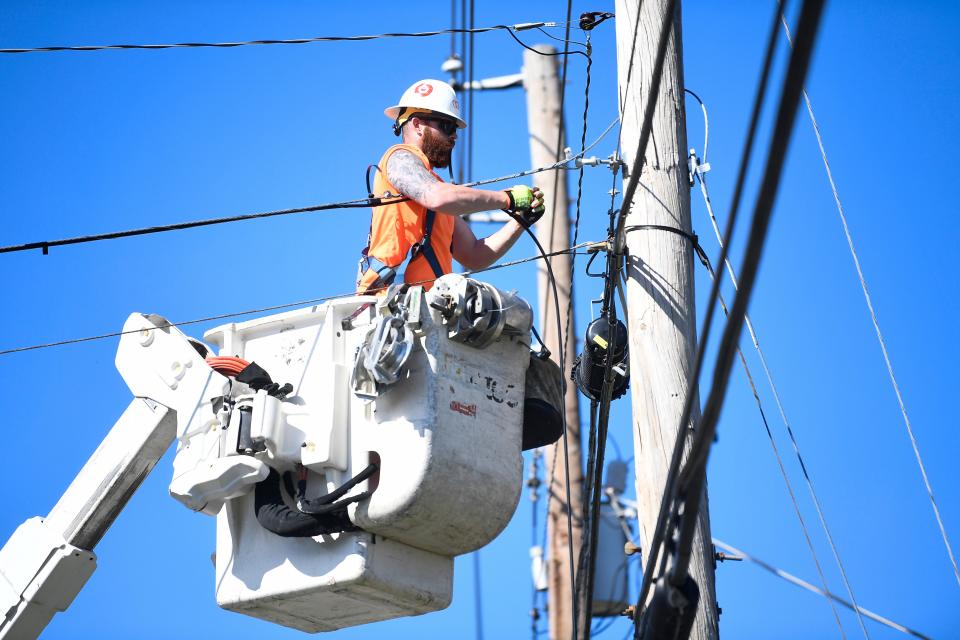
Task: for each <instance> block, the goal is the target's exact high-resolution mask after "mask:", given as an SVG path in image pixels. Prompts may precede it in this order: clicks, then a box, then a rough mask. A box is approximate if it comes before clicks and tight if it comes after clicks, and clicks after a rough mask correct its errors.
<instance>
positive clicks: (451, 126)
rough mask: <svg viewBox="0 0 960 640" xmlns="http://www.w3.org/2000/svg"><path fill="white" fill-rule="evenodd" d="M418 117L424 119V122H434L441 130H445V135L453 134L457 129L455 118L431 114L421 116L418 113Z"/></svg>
mask: <svg viewBox="0 0 960 640" xmlns="http://www.w3.org/2000/svg"><path fill="white" fill-rule="evenodd" d="M415 117H416V118H418V119H420V120H423V121H424V122H432V123H433V124H435V125H436V126H437V128H438V129H440V131H442V132H443V135H445V136H452V135H453V134H454V132H455V131H456V130H457V123H456V122H454V121H453V120H447V119H445V118H432V117H430V116H421V115H417V116H415Z"/></svg>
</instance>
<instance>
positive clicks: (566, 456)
mask: <svg viewBox="0 0 960 640" xmlns="http://www.w3.org/2000/svg"><path fill="white" fill-rule="evenodd" d="M521 226H523V230H524V231H525V232H526V233H527V235H528V236H530V239H531V240H533V243H534V244H535V245H536V246H537V250H538V251H539V252H540V257H541V258H543V262H544V264H545V265H546V266H547V277H548V279H549V280H550V288H551V290H552V291H553V305H554V308H553V310H554V314H555V316H556V321H557V336H558V337H559V336H560V334H561V332H562V331H563V324H562V320H561V318H560V294H559V291H558V287H557V279H556V277H555V276H554V274H553V266H552V265H551V264H550V260H549V259H548V258H550V257H551V256H553V255H559V254H560V253H567V250H564V251H562V252H552V253H550V254H548V253H547V252H546V251H545V250H544V248H543V245H542V244H540V241H539V240H538V239H537V235H536V234H535V233H534V232H533V231H532V230H531V229H530V227H528V226H526V225H521ZM571 249H574V250H575V247H571ZM0 355H2V353H0ZM565 356H566V354H565V353H564V352H563V349H560V353H558V354H557V359H558V360H559V363H558V364H559V365H560V371H562V372H565V371H566V370H567V369H566V358H565ZM560 380H561V383H562V384H561V389H560V391H561V394H560V395H561V397H562V398H566V397H567V378H566V375H563V376H561V377H560ZM560 416H561V418H562V421H563V436H562V438H563V467H564V475H565V476H566V483H565V485H566V494H567V495H566V501H567V540H568V543H567V551H568V554H569V557H568V561H569V562H570V586H571V589H570V592H571V598H572V600H573V601H574V616H573V640H577V617H576V600H577V597H576V591H575V590H574V589H573V586H574V585H575V584H576V574H575V573H574V565H573V561H574V558H573V555H574V554H573V513H572V512H573V503H572V500H571V497H570V447H569V444H568V440H569V438H568V437H567V412H566V411H561V412H560ZM554 459H556V455H554ZM550 482H551V483H552V482H553V479H552V478H551V480H550ZM552 488H553V487H552V486H550V485H548V486H547V490H548V491H551V490H552Z"/></svg>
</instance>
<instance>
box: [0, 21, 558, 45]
mask: <svg viewBox="0 0 960 640" xmlns="http://www.w3.org/2000/svg"><path fill="white" fill-rule="evenodd" d="M552 24H553V23H550V22H528V23H518V24H513V25H505V24H498V25H494V26H492V27H480V28H476V29H473V28H471V29H442V30H439V31H421V32H417V33H379V34H376V35H368V36H317V37H314V38H296V39H292V40H247V41H244V42H180V43H176V44H108V45H88V46H72V47H33V48H28V49H0V53H40V52H53V51H103V50H105V49H195V48H201V47H217V48H231V47H246V46H251V45H267V44H311V43H314V42H364V41H366V40H379V39H382V38H426V37H430V36H439V35H446V34H457V33H464V34H465V33H471V34H473V33H487V32H488V31H507V32H508V33H510V35H513V31H514V30H517V31H522V30H525V29H535V28H537V27H546V26H550V25H552ZM518 42H519V40H518ZM521 44H523V43H521Z"/></svg>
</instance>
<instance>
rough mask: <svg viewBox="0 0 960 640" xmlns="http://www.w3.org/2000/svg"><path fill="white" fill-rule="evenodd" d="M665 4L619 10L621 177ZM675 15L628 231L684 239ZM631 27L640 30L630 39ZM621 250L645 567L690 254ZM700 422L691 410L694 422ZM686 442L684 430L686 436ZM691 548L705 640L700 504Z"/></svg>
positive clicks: (710, 590) (674, 397)
mask: <svg viewBox="0 0 960 640" xmlns="http://www.w3.org/2000/svg"><path fill="white" fill-rule="evenodd" d="M666 5H667V1H666V0H643V1H642V2H641V0H617V1H616V15H617V18H616V20H617V66H618V70H617V74H618V83H619V88H620V90H619V95H620V105H621V108H620V111H621V114H620V115H621V118H622V123H623V134H622V138H621V148H622V150H623V154H624V158H623V159H624V161H625V162H626V166H627V167H628V168H629V167H632V166H633V164H634V160H635V157H634V156H635V154H636V152H637V146H638V144H639V140H640V129H641V127H642V123H643V114H644V109H645V107H646V104H647V101H648V100H649V96H648V93H649V87H650V85H651V73H652V70H653V68H654V65H655V62H656V54H657V43H658V41H659V39H660V25H661V23H662V21H663V15H664V12H665V10H666V9H665V6H666ZM676 7H677V9H676V15H675V16H674V21H673V34H672V36H671V38H670V42H669V45H668V47H667V53H666V58H665V62H664V67H663V76H662V80H661V83H660V89H659V95H658V97H657V107H656V111H655V114H654V117H653V130H652V135H651V137H650V143H649V144H648V145H647V148H646V150H645V157H646V160H645V164H644V168H643V173H642V175H641V177H640V184H639V186H638V188H637V190H636V195H635V196H634V199H633V202H632V203H630V213H629V217H628V218H627V220H626V225H627V228H629V227H630V226H631V225H663V226H668V227H673V228H677V229H682V230H683V231H686V232H687V233H689V232H690V228H691V227H690V183H689V181H688V169H687V153H686V151H687V136H686V122H685V117H684V93H683V64H682V41H681V28H680V24H681V23H680V3H679V2H677V4H676ZM638 12H640V14H641V15H640V16H639V22H638V20H637V17H638V16H637V13H638ZM634 25H638V26H637V27H636V33H634ZM634 40H635V42H634ZM634 48H635V51H633V54H632V55H631V51H632V50H633V49H634ZM631 67H632V69H631ZM628 75H629V77H630V80H629V86H627V85H628V81H627V78H628ZM625 204H626V203H625ZM627 250H628V252H629V256H630V257H629V267H628V275H629V280H628V284H627V301H628V307H629V309H628V313H629V331H630V376H631V381H630V392H631V399H632V401H633V422H634V429H633V433H634V460H635V466H636V479H637V502H638V505H639V508H638V511H639V515H638V520H639V524H640V536H641V545H642V551H643V554H644V558H645V559H646V557H647V555H648V554H649V553H650V549H649V545H650V541H651V538H652V536H653V532H654V528H655V527H656V522H657V513H658V511H659V508H660V500H661V494H662V491H663V488H664V484H665V482H666V474H667V469H668V467H669V464H670V457H671V454H672V452H673V446H674V442H675V440H676V437H677V425H678V423H679V421H680V418H681V414H682V413H683V404H684V398H685V396H686V394H687V390H688V388H689V387H690V385H691V384H696V381H695V380H690V375H691V371H692V369H693V360H694V351H695V349H696V341H697V338H696V313H695V307H694V293H693V247H691V246H690V241H689V240H688V239H687V238H685V237H683V236H682V235H679V234H677V233H672V232H669V231H663V230H653V229H645V230H637V231H634V232H633V233H630V234H629V235H628V236H627ZM698 417H699V409H696V410H695V414H694V416H693V419H694V420H695V419H696V418H698ZM691 424H692V423H691ZM688 433H689V429H687V428H685V429H684V433H683V436H684V437H686V436H687V435H688ZM688 444H689V443H688ZM704 491H706V489H704ZM693 545H694V546H693V557H692V559H691V561H690V575H691V576H692V577H693V579H694V580H696V582H697V586H698V587H699V589H700V606H699V609H698V611H697V617H696V621H695V623H694V626H693V630H692V632H691V635H690V638H692V639H696V640H712V639H715V638H717V636H718V631H717V626H718V625H717V607H716V592H715V587H714V578H713V569H714V559H713V552H712V544H711V542H710V521H709V517H708V512H707V500H706V495H704V499H703V501H702V503H701V508H700V514H699V523H698V527H697V532H696V535H695V538H694V543H693ZM661 553H663V552H662V551H661Z"/></svg>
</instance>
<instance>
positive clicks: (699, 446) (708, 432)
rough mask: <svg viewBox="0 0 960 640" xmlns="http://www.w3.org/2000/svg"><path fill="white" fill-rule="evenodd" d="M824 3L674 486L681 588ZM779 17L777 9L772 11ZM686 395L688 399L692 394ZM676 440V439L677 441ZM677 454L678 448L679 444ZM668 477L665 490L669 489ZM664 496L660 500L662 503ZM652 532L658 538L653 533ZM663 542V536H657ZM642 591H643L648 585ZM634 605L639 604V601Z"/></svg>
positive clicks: (817, 10) (673, 575)
mask: <svg viewBox="0 0 960 640" xmlns="http://www.w3.org/2000/svg"><path fill="white" fill-rule="evenodd" d="M823 6H824V0H805V1H804V3H803V6H802V7H801V11H800V19H799V27H798V29H797V42H796V46H795V48H794V50H793V52H792V54H791V56H790V62H789V66H788V69H787V74H786V77H785V79H784V84H783V89H782V91H781V97H780V102H779V106H778V108H777V117H776V124H775V126H774V131H773V136H772V139H771V142H770V148H769V151H768V154H767V162H766V166H765V168H764V174H763V178H762V182H761V185H760V189H759V192H758V195H757V200H756V204H755V205H754V213H753V221H752V224H751V229H750V235H749V238H748V242H747V248H746V250H745V252H744V264H743V268H742V269H741V280H740V289H739V292H738V293H737V296H736V298H735V299H734V303H733V308H732V309H731V312H730V319H729V320H728V322H727V325H726V328H725V330H724V333H723V337H722V339H721V343H720V346H719V348H718V356H717V360H716V365H715V368H714V376H713V382H712V385H711V390H710V395H709V396H708V400H707V403H706V405H705V408H704V412H703V416H702V418H701V420H700V421H699V424H698V428H697V429H696V431H695V434H694V438H693V443H692V445H691V448H690V454H689V456H688V459H687V462H686V464H685V465H684V467H683V470H682V471H681V472H680V474H679V476H678V478H677V481H676V486H677V492H676V496H677V507H678V508H679V506H680V503H681V501H682V514H683V515H682V517H681V518H680V522H679V526H678V534H677V537H676V541H675V546H676V549H677V553H676V556H675V558H674V560H673V562H672V563H671V570H670V583H671V584H673V585H675V586H676V585H680V584H683V582H684V580H685V579H686V576H687V567H688V563H689V559H690V553H691V549H690V548H691V546H692V541H693V534H694V531H695V529H696V521H697V514H698V512H699V506H700V499H701V497H702V494H703V489H704V480H705V472H706V461H707V456H708V455H709V451H710V443H711V442H712V439H713V436H714V434H715V433H716V426H717V422H718V421H719V417H720V411H721V409H722V406H723V400H724V397H725V395H726V386H727V383H728V381H729V377H730V371H731V368H732V365H733V357H734V355H735V353H736V348H737V345H738V343H739V336H740V330H741V328H742V327H743V320H744V316H745V314H746V309H747V306H748V304H749V300H750V295H751V293H752V290H753V285H754V283H755V281H756V275H757V272H758V270H759V266H760V259H761V257H762V254H763V247H764V244H765V241H766V232H767V229H768V227H769V222H770V218H771V215H772V212H773V204H774V200H775V199H776V194H777V190H778V188H779V182H780V177H781V174H782V169H783V164H784V161H785V159H786V152H787V149H788V148H789V145H790V138H791V134H792V131H793V124H794V121H795V118H796V113H797V107H798V105H799V101H800V95H801V92H802V90H803V84H804V79H805V77H806V73H807V69H808V68H809V63H810V58H811V55H812V52H813V45H814V41H815V39H816V32H817V29H818V27H819V23H820V17H821V15H822V11H823ZM778 14H779V8H778ZM693 388H694V387H691V390H688V397H689V396H692V395H694V394H693V393H692V389H693ZM679 440H680V438H678V441H679ZM680 446H681V449H682V444H681V445H680ZM669 484H670V483H669V478H668V485H669ZM667 498H668V496H667V495H666V494H665V495H664V500H665V501H666V500H667ZM656 533H658V534H659V533H660V532H659V531H657V532H656ZM660 537H661V538H663V537H664V535H663V534H661V536H660ZM644 582H645V586H646V587H647V588H649V585H647V584H646V582H647V581H646V579H645V581H644ZM642 597H643V593H642V595H641V600H640V601H639V603H638V604H642V603H643V602H644V600H643V599H642Z"/></svg>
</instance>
